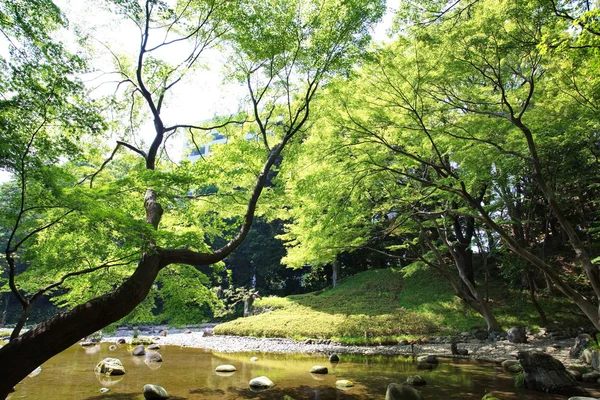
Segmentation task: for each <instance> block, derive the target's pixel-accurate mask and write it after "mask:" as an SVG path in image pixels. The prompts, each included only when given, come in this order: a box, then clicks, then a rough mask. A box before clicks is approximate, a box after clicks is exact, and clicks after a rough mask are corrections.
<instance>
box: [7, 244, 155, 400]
mask: <svg viewBox="0 0 600 400" xmlns="http://www.w3.org/2000/svg"><path fill="white" fill-rule="evenodd" d="M164 265H165V264H164V263H162V262H161V257H160V254H159V253H152V254H146V255H144V256H143V257H142V259H141V260H140V262H139V264H138V266H137V268H136V270H135V272H134V273H133V275H132V276H131V277H130V278H129V279H127V280H126V281H125V282H124V283H123V284H122V285H121V286H120V287H119V288H117V289H116V290H114V291H113V292H111V293H107V294H105V295H103V296H100V297H97V298H95V299H93V300H90V301H88V302H87V303H85V304H82V305H79V306H77V307H75V308H73V309H72V310H70V311H67V312H64V313H60V314H58V315H57V316H55V317H54V318H52V319H50V320H48V321H46V322H43V323H40V324H39V325H37V326H36V327H35V328H34V329H31V330H29V331H27V332H25V333H24V334H23V335H21V336H19V337H18V338H16V339H15V340H11V341H10V342H9V343H8V344H7V345H6V346H4V347H2V348H0V376H1V377H2V379H0V399H4V398H6V396H7V395H8V393H9V391H10V390H11V389H12V388H13V387H14V386H16V385H17V384H18V383H19V382H20V381H21V380H22V379H24V378H25V377H26V376H27V375H28V374H30V373H31V372H32V371H33V370H34V369H36V368H37V367H38V366H40V365H41V364H42V363H44V362H45V361H47V360H48V359H50V358H51V357H53V356H54V355H56V354H58V353H60V352H61V351H63V350H65V349H67V348H68V347H69V346H71V345H73V344H74V343H77V341H79V340H80V339H81V338H83V337H85V336H88V335H90V334H92V333H94V332H96V331H98V330H100V329H102V328H103V327H105V326H106V325H109V324H111V323H113V322H115V321H118V320H119V319H121V318H123V317H125V316H126V315H127V314H129V313H130V312H131V311H132V310H133V309H134V308H135V307H136V306H137V305H138V304H139V303H141V302H142V301H143V300H144V298H146V295H147V294H148V291H149V290H150V288H151V287H152V284H153V283H154V279H155V278H156V276H157V274H158V272H159V271H160V270H161V269H162V267H163V266H164Z"/></svg>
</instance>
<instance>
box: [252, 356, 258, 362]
mask: <svg viewBox="0 0 600 400" xmlns="http://www.w3.org/2000/svg"><path fill="white" fill-rule="evenodd" d="M257 361H258V357H252V358H250V362H257Z"/></svg>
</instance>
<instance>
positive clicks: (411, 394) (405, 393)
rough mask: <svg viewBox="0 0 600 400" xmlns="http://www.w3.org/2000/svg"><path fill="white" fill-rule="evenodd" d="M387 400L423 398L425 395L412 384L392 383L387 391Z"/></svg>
mask: <svg viewBox="0 0 600 400" xmlns="http://www.w3.org/2000/svg"><path fill="white" fill-rule="evenodd" d="M385 400H423V395H422V394H421V392H419V391H418V390H417V389H414V388H412V387H410V386H406V385H398V384H397V383H390V384H389V385H388V387H387V391H386V392H385Z"/></svg>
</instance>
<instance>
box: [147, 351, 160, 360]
mask: <svg viewBox="0 0 600 400" xmlns="http://www.w3.org/2000/svg"><path fill="white" fill-rule="evenodd" d="M162 360H163V359H162V356H161V355H160V353H159V352H158V351H153V350H149V351H147V352H146V361H148V362H153V363H155V362H162Z"/></svg>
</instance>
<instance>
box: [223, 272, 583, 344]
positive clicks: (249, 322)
mask: <svg viewBox="0 0 600 400" xmlns="http://www.w3.org/2000/svg"><path fill="white" fill-rule="evenodd" d="M482 290H483V288H482ZM489 294H490V299H491V308H492V310H493V311H494V313H495V316H496V318H497V319H498V321H499V322H500V323H501V324H502V325H503V326H504V327H505V328H509V327H511V326H528V327H531V328H534V329H535V328H538V327H539V319H540V318H539V315H538V314H537V313H536V311H535V308H534V307H533V305H532V304H531V302H530V301H529V298H528V296H527V295H526V293H523V292H517V291H509V290H508V289H507V288H505V287H502V286H501V284H500V282H494V285H493V287H491V288H490V290H489ZM539 301H540V304H541V305H542V307H543V308H544V311H545V312H546V314H547V315H548V319H549V321H556V322H558V323H559V324H560V325H565V326H587V325H588V324H587V323H586V322H585V321H586V320H585V318H584V317H583V316H582V315H581V313H579V312H578V311H579V310H578V309H577V308H576V307H575V306H574V305H572V304H570V303H569V302H567V301H566V300H565V299H564V298H557V297H553V298H550V297H543V296H542V297H540V298H539ZM255 306H256V307H259V308H262V309H269V310H270V311H269V312H266V313H263V314H260V315H255V316H252V317H249V318H239V319H237V320H234V321H230V322H227V323H224V324H221V325H219V326H217V327H216V328H215V333H218V334H228V335H243V336H257V337H288V338H294V339H299V340H300V339H304V338H319V339H334V340H339V341H341V342H344V343H348V344H352V343H358V344H364V343H365V342H368V343H388V342H394V341H398V340H400V339H404V338H408V339H411V338H414V337H421V336H429V335H438V334H439V335H451V334H454V333H457V332H463V331H469V330H471V329H472V328H485V326H486V325H485V322H484V320H483V319H482V318H481V317H480V316H479V315H477V314H476V313H474V312H473V311H471V309H470V308H468V307H467V306H465V305H464V304H463V303H462V302H461V301H460V299H458V298H457V297H456V296H454V293H453V291H452V288H451V287H450V285H449V284H448V283H447V282H446V281H445V280H444V279H443V278H441V277H440V276H439V275H438V274H437V273H436V272H435V271H430V270H428V269H426V268H424V267H423V266H421V265H418V264H413V265H411V266H409V267H408V268H404V269H402V270H400V269H394V268H390V269H381V270H373V271H366V272H362V273H360V274H357V275H355V276H352V277H350V278H347V279H346V280H345V281H344V282H343V283H342V284H341V285H339V286H338V287H336V288H335V289H331V290H326V291H323V292H316V293H309V294H305V295H296V296H289V297H285V298H279V297H267V298H263V299H261V300H258V301H256V302H255Z"/></svg>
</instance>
